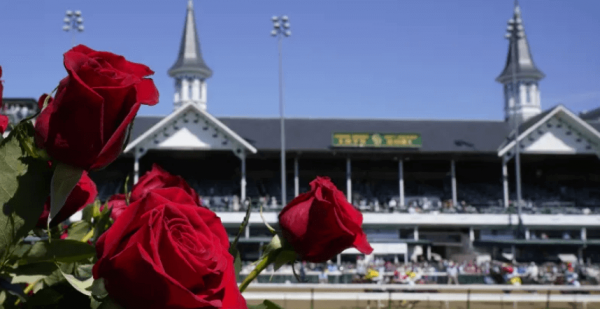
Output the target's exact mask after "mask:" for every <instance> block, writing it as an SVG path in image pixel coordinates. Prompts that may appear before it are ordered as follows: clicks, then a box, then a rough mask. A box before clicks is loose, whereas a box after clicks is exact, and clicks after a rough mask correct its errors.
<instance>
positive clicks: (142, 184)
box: [131, 164, 201, 206]
mask: <svg viewBox="0 0 600 309" xmlns="http://www.w3.org/2000/svg"><path fill="white" fill-rule="evenodd" d="M171 187H176V188H181V189H183V190H184V191H185V192H187V194H189V195H190V196H191V197H192V199H193V200H194V202H195V203H196V204H197V205H198V206H201V205H200V197H199V196H198V193H197V192H196V190H194V189H192V188H191V187H190V185H189V184H188V183H187V182H186V181H185V179H183V178H182V177H181V176H174V175H171V174H169V172H167V171H165V170H164V169H162V168H161V167H160V166H158V164H153V165H152V169H151V170H150V171H148V172H146V174H144V176H142V177H141V178H140V179H139V181H138V183H136V184H135V185H134V186H133V188H132V189H131V201H136V200H138V199H140V198H142V197H144V196H145V195H146V194H148V192H150V191H152V190H154V189H160V188H171Z"/></svg>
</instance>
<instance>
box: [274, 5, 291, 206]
mask: <svg viewBox="0 0 600 309" xmlns="http://www.w3.org/2000/svg"><path fill="white" fill-rule="evenodd" d="M271 20H272V21H273V30H271V36H274V37H277V45H278V48H279V118H280V122H281V205H282V206H285V204H286V203H287V195H286V193H285V191H286V179H285V178H286V169H285V119H284V113H283V106H284V105H283V63H282V57H281V42H282V40H283V37H288V36H290V35H292V31H290V23H289V18H288V17H287V16H285V15H284V16H281V17H279V16H273V17H272V18H271Z"/></svg>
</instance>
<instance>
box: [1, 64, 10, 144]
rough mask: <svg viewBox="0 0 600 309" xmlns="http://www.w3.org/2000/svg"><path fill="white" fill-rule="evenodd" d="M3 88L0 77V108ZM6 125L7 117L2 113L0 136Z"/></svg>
mask: <svg viewBox="0 0 600 309" xmlns="http://www.w3.org/2000/svg"><path fill="white" fill-rule="evenodd" d="M0 78H2V67H1V66H0ZM3 90H4V86H2V80H1V79H0V108H1V107H2V91H3ZM0 110H1V109H0ZM7 127H8V117H7V116H4V115H0V136H1V135H2V133H4V131H6V128H7Z"/></svg>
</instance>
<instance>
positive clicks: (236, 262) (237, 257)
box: [232, 249, 242, 281]
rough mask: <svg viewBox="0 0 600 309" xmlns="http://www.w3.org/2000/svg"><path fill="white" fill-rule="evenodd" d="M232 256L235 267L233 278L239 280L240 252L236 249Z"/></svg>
mask: <svg viewBox="0 0 600 309" xmlns="http://www.w3.org/2000/svg"><path fill="white" fill-rule="evenodd" d="M232 254H235V255H234V256H233V258H234V260H233V267H234V269H235V280H236V281H239V280H240V272H241V271H242V257H241V256H240V252H239V251H238V250H237V249H236V250H235V252H234V253H232Z"/></svg>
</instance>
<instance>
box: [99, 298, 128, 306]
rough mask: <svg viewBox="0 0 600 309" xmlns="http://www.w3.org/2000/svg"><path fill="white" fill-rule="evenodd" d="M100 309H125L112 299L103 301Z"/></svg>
mask: <svg viewBox="0 0 600 309" xmlns="http://www.w3.org/2000/svg"><path fill="white" fill-rule="evenodd" d="M98 309H124V308H123V307H121V306H120V305H119V304H117V303H116V302H115V301H114V300H112V298H110V297H107V298H105V299H104V300H103V301H102V303H101V304H100V306H99V307H98Z"/></svg>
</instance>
